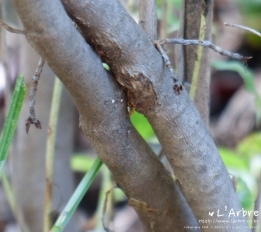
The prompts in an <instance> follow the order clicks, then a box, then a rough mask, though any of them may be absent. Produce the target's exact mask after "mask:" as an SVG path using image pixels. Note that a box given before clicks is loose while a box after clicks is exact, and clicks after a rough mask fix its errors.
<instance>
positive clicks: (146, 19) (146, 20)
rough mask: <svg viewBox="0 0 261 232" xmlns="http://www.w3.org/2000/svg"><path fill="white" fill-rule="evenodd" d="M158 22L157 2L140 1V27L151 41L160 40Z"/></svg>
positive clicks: (152, 0)
mask: <svg viewBox="0 0 261 232" xmlns="http://www.w3.org/2000/svg"><path fill="white" fill-rule="evenodd" d="M157 20H158V18H157V5H156V0H140V6H139V25H140V27H141V28H142V29H143V30H144V31H145V32H146V34H147V36H148V37H149V38H150V40H151V41H153V40H156V39H157V38H158V35H157Z"/></svg>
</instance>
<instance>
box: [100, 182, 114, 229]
mask: <svg viewBox="0 0 261 232" xmlns="http://www.w3.org/2000/svg"><path fill="white" fill-rule="evenodd" d="M116 187H117V186H112V187H111V188H110V189H109V190H108V191H107V192H106V193H105V200H104V203H103V207H102V225H103V229H104V230H105V231H107V232H109V231H111V230H110V229H108V228H107V227H106V222H105V221H106V217H105V214H106V209H107V204H108V201H109V196H110V194H111V192H112V190H113V189H115V188H116Z"/></svg>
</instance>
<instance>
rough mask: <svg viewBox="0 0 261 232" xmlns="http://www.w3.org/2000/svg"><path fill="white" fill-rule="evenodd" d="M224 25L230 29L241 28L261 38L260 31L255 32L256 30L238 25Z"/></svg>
mask: <svg viewBox="0 0 261 232" xmlns="http://www.w3.org/2000/svg"><path fill="white" fill-rule="evenodd" d="M224 24H225V25H226V26H229V27H237V28H241V29H243V30H246V31H250V32H252V33H253V34H255V35H257V36H260V37H261V33H259V32H258V31H256V30H254V29H252V28H249V27H245V26H242V25H238V24H232V23H226V22H224Z"/></svg>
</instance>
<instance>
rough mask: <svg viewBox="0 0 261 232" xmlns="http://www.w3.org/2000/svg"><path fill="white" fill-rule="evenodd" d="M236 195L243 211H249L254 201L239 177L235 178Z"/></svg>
mask: <svg viewBox="0 0 261 232" xmlns="http://www.w3.org/2000/svg"><path fill="white" fill-rule="evenodd" d="M237 195H238V198H239V200H240V202H241V204H242V206H243V208H244V209H245V210H249V209H251V207H252V204H253V200H254V199H253V196H252V194H251V192H250V190H249V188H248V186H247V184H246V183H245V182H244V180H243V179H242V178H240V177H237Z"/></svg>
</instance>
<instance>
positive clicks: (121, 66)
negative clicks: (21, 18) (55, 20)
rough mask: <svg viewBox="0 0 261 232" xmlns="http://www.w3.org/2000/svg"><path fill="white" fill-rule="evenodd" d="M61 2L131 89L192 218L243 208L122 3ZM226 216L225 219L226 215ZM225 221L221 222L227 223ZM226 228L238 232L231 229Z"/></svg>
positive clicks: (207, 139) (198, 124) (195, 116)
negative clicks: (177, 183) (189, 208)
mask: <svg viewBox="0 0 261 232" xmlns="http://www.w3.org/2000/svg"><path fill="white" fill-rule="evenodd" d="M63 3H64V6H65V8H66V10H67V12H68V14H69V15H70V16H71V18H72V19H73V20H75V22H76V23H77V25H78V26H79V28H80V29H81V31H82V33H83V35H84V37H85V39H86V40H87V41H88V42H89V43H90V44H91V45H92V46H93V48H94V49H95V50H96V52H97V53H98V54H99V55H100V56H101V58H102V60H104V62H106V63H107V64H108V65H109V66H110V68H111V71H112V73H113V74H114V75H115V77H116V79H117V81H118V82H119V83H120V84H121V85H123V86H124V87H125V88H127V89H128V91H130V93H131V97H132V98H133V101H132V102H133V103H134V104H135V108H136V110H137V111H139V112H141V113H144V115H145V116H146V117H147V118H148V120H149V122H150V123H151V125H152V127H153V129H154V131H155V133H156V134H157V137H158V138H159V141H160V143H161V145H162V146H163V150H164V152H165V153H166V156H167V158H168V160H169V162H170V164H171V166H172V167H173V170H174V171H175V175H176V176H177V178H178V180H179V182H180V183H181V186H182V190H183V193H184V194H185V196H186V199H187V200H188V202H189V204H190V206H191V208H192V209H193V212H194V213H195V215H196V217H197V218H198V219H202V218H209V217H210V216H209V212H217V210H218V209H219V210H224V207H225V206H226V207H227V208H228V209H233V210H242V206H241V205H240V202H239V200H238V198H237V195H236V193H235V191H234V189H233V184H232V182H231V180H230V177H229V175H228V172H227V170H226V168H225V166H224V164H223V162H222V160H221V158H220V155H219V153H218V150H217V148H216V146H215V143H214V141H213V139H212V138H211V136H210V133H209V132H208V131H207V129H206V127H205V124H204V122H203V121H202V119H201V118H200V115H199V113H198V111H197V110H196V108H195V106H194V105H193V103H192V102H191V100H190V98H189V96H188V94H187V93H186V91H182V90H181V91H180V94H179V95H177V94H176V93H175V92H174V91H173V84H174V83H173V80H172V78H170V76H171V73H170V71H169V70H168V68H167V67H165V65H164V64H163V60H162V57H161V56H160V54H159V53H158V51H157V50H156V49H155V47H154V46H153V44H152V43H151V41H150V40H149V39H148V38H147V36H145V35H144V33H143V32H141V30H140V28H139V26H138V25H137V24H136V23H135V22H134V21H133V19H132V18H131V16H129V15H128V13H127V12H126V11H125V9H124V8H123V7H122V5H121V4H120V3H119V2H118V1H116V0H113V1H105V0H96V1H95V3H94V2H90V1H87V0H81V1H77V4H75V3H72V2H71V1H69V0H63ZM134 199H135V200H138V201H139V202H143V201H142V200H139V199H136V198H134ZM143 205H144V204H143ZM151 206H152V205H149V208H151V209H154V207H151ZM141 208H142V207H141ZM211 215H212V217H211V219H212V220H215V219H219V218H218V216H217V214H216V213H215V214H214V213H213V214H211ZM224 219H226V220H228V219H229V217H228V214H227V215H226V216H224ZM238 219H240V220H241V219H242V220H241V221H240V222H239V223H238V224H237V226H239V227H240V230H241V231H249V229H247V223H245V222H244V218H243V216H242V215H240V216H239V218H238ZM162 220H163V219H162ZM226 220H224V221H222V222H220V224H219V226H231V224H229V222H226ZM228 221H229V220H228ZM210 225H212V224H210ZM155 231H159V230H156V229H155ZM165 231H168V230H165ZM202 231H206V230H205V229H203V228H202ZM230 231H231V232H234V231H238V230H237V229H234V228H232V227H231V228H230Z"/></svg>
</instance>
